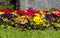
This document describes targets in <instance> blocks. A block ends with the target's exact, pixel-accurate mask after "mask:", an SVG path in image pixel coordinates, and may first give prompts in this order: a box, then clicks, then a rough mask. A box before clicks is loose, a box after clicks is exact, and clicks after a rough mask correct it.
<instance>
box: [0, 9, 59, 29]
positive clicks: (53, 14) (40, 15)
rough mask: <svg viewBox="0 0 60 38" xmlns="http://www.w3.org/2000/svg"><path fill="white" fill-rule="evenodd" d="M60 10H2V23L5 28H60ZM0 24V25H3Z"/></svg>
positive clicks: (0, 18)
mask: <svg viewBox="0 0 60 38" xmlns="http://www.w3.org/2000/svg"><path fill="white" fill-rule="evenodd" d="M58 24H60V10H57V11H50V10H40V11H39V10H34V9H31V8H29V9H28V10H6V9H4V10H0V25H1V26H2V25H3V28H23V29H25V28H26V29H43V28H44V29H45V28H50V27H55V29H56V28H60V26H59V25H58ZM1 26H0V27H1Z"/></svg>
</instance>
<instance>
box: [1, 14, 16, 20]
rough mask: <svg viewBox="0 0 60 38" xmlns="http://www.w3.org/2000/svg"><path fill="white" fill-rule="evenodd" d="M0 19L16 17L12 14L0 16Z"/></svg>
mask: <svg viewBox="0 0 60 38" xmlns="http://www.w3.org/2000/svg"><path fill="white" fill-rule="evenodd" d="M1 17H4V18H9V19H10V18H14V17H16V15H14V14H2V15H1Z"/></svg>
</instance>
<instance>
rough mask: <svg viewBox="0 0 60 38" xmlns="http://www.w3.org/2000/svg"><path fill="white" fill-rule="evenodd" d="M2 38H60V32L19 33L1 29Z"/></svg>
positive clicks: (0, 36)
mask: <svg viewBox="0 0 60 38" xmlns="http://www.w3.org/2000/svg"><path fill="white" fill-rule="evenodd" d="M0 38H60V31H41V30H38V31H17V30H13V29H9V30H8V29H7V30H4V29H0Z"/></svg>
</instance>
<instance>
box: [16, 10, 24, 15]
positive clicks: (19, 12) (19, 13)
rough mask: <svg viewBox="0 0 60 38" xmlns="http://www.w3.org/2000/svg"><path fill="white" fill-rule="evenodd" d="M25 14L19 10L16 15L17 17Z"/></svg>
mask: <svg viewBox="0 0 60 38" xmlns="http://www.w3.org/2000/svg"><path fill="white" fill-rule="evenodd" d="M24 12H25V11H24V10H17V12H16V14H17V15H24Z"/></svg>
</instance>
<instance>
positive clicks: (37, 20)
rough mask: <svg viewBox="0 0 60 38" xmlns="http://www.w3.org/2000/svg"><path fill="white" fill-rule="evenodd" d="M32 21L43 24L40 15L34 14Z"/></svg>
mask: <svg viewBox="0 0 60 38" xmlns="http://www.w3.org/2000/svg"><path fill="white" fill-rule="evenodd" d="M33 21H34V22H35V23H36V24H43V23H44V20H43V19H42V18H41V17H40V16H35V17H34V18H33Z"/></svg>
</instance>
